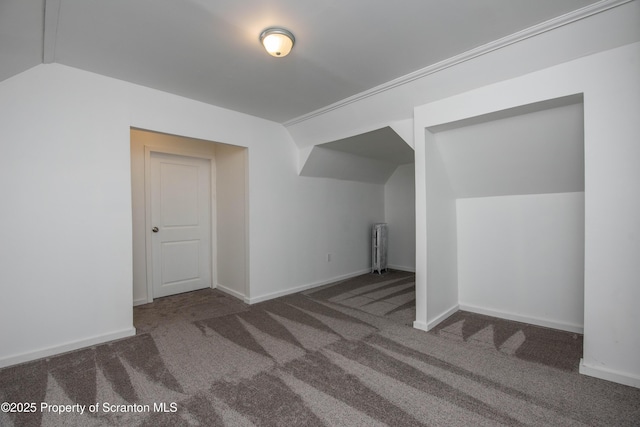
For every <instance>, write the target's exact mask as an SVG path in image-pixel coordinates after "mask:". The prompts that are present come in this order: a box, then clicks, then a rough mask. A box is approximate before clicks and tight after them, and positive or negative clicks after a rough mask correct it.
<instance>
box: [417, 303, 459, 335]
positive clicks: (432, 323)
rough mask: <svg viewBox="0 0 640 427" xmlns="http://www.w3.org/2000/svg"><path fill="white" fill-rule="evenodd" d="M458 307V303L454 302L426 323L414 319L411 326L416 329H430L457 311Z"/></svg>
mask: <svg viewBox="0 0 640 427" xmlns="http://www.w3.org/2000/svg"><path fill="white" fill-rule="evenodd" d="M458 309H459V308H458V304H456V305H454V306H453V307H451V308H450V309H448V310H445V311H444V312H443V313H440V314H439V315H437V316H436V318H435V319H432V320H431V321H429V322H427V323H424V322H419V321H417V320H416V321H415V322H413V327H414V328H416V329H420V330H421V331H430V330H431V329H433V328H434V327H436V326H437V325H438V324H439V323H440V322H442V321H443V320H445V319H446V318H447V317H449V316H451V315H452V314H453V313H455V312H456V311H458Z"/></svg>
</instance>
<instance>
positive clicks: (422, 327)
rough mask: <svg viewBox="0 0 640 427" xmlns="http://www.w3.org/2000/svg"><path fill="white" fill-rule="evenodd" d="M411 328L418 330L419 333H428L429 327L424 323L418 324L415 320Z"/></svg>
mask: <svg viewBox="0 0 640 427" xmlns="http://www.w3.org/2000/svg"><path fill="white" fill-rule="evenodd" d="M413 327H414V328H415V329H420V330H421V331H425V332H428V331H429V326H428V325H427V324H426V323H424V322H419V321H417V320H415V321H414V322H413Z"/></svg>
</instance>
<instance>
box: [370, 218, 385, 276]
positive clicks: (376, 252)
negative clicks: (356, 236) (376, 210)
mask: <svg viewBox="0 0 640 427" xmlns="http://www.w3.org/2000/svg"><path fill="white" fill-rule="evenodd" d="M371 264H372V265H371V272H372V273H374V272H376V271H377V272H378V274H382V270H386V269H387V224H385V223H379V224H373V227H371Z"/></svg>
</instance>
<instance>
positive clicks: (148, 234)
mask: <svg viewBox="0 0 640 427" xmlns="http://www.w3.org/2000/svg"><path fill="white" fill-rule="evenodd" d="M151 153H162V154H171V155H175V156H185V157H195V158H198V159H204V160H208V161H209V165H210V169H209V170H210V177H209V179H210V181H211V186H210V191H211V194H210V195H209V196H210V203H211V206H210V212H211V215H210V216H211V219H210V220H211V225H210V230H211V235H210V239H211V264H210V265H211V271H210V274H211V288H214V289H215V287H216V283H218V263H217V260H218V252H217V249H218V245H217V229H216V223H217V221H216V218H217V215H216V161H215V160H216V159H215V156H214V155H210V154H204V153H197V152H193V151H188V150H182V149H180V148H167V147H156V146H153V145H146V144H145V146H144V214H145V221H144V222H145V232H144V236H145V238H144V239H145V252H146V254H145V259H146V264H147V266H146V267H147V303H150V302H153V268H152V266H153V257H152V253H151V251H152V231H151V227H152V224H151Z"/></svg>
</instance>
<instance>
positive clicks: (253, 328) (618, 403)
mask: <svg viewBox="0 0 640 427" xmlns="http://www.w3.org/2000/svg"><path fill="white" fill-rule="evenodd" d="M413 280H414V277H413V275H412V274H409V273H403V272H394V271H391V272H389V273H388V274H383V275H377V274H367V275H363V276H359V277H356V278H353V279H349V280H345V281H342V282H339V283H336V284H332V285H328V286H325V287H322V288H317V289H313V290H309V291H306V292H303V293H299V294H295V295H290V296H286V297H282V298H278V299H275V300H271V301H266V302H263V303H260V304H255V305H252V306H248V305H245V304H243V303H242V302H240V301H238V300H236V299H234V298H232V297H230V296H228V295H225V294H223V293H221V292H218V291H216V290H203V291H197V292H192V293H189V294H182V295H177V296H174V297H168V298H162V299H159V300H157V301H156V302H154V303H153V304H148V305H145V306H140V307H136V308H135V310H134V323H135V326H136V328H137V330H138V334H137V335H136V336H135V337H131V338H128V339H123V340H119V341H115V342H111V343H108V344H103V345H99V346H95V347H91V348H86V349H83V350H79V351H74V352H70V353H67V354H64V355H59V356H55V357H50V358H45V359H41V360H38V361H34V362H29V363H25V364H22V365H18V366H14V367H10V368H5V369H2V370H0V402H23V403H29V402H33V403H36V404H37V406H38V410H37V411H35V412H33V413H11V412H9V413H6V412H0V425H1V426H41V425H42V426H62V425H65V426H68V425H78V426H103V425H107V426H122V425H125V426H129V425H135V426H165V425H166V426H181V425H185V426H186V425H203V426H217V425H220V426H252V425H255V426H262V425H265V426H314V425H318V426H321V425H328V426H383V425H390V426H414V425H416V426H418V425H420V426H422V425H430V426H496V425H509V426H525V425H526V426H529V425H532V426H574V425H575V426H638V425H640V390H639V389H635V388H631V387H626V386H622V385H619V384H614V383H610V382H606V381H602V380H598V379H594V378H590V377H586V376H583V375H579V374H578V373H577V363H578V361H579V358H580V354H581V351H582V350H581V349H582V337H581V336H579V335H575V334H569V333H564V332H558V331H553V330H550V329H545V328H537V327H533V326H531V325H526V324H520V323H515V322H507V321H503V320H500V319H494V318H490V317H486V316H478V315H474V314H471V313H465V312H458V313H456V314H454V315H453V316H452V317H451V318H449V319H447V320H446V321H445V322H443V323H442V324H441V325H439V326H438V327H437V328H435V330H433V331H431V332H429V333H426V332H422V331H418V330H415V329H413V328H411V327H410V326H408V324H410V323H411V321H412V317H413V316H414V312H415V311H414V310H415V295H414V294H413ZM41 402H46V403H48V404H50V405H54V404H55V405H77V406H76V407H75V408H80V407H83V406H84V407H85V412H84V413H83V414H78V413H66V414H59V413H57V412H54V411H52V410H51V409H50V408H49V409H47V410H44V411H42V410H40V409H41V407H40V405H41ZM96 404H97V406H94V407H93V408H94V409H95V410H94V411H89V408H91V405H96ZM51 408H54V407H51ZM67 408H69V409H71V408H73V407H71V406H69V407H67Z"/></svg>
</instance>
